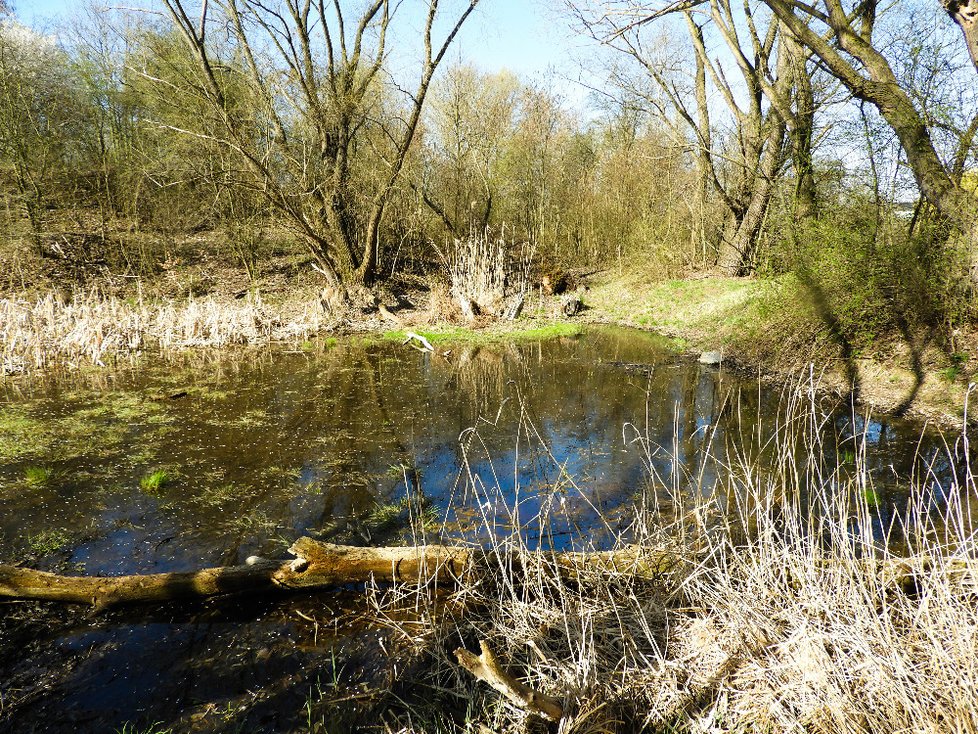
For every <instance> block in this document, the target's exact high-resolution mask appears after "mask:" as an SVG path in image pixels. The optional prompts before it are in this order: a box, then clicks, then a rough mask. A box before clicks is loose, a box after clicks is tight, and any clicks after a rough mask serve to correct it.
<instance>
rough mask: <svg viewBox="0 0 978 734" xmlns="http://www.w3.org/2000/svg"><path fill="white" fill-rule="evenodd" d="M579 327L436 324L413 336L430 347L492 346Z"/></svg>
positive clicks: (395, 337) (402, 335)
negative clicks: (453, 345) (485, 327)
mask: <svg viewBox="0 0 978 734" xmlns="http://www.w3.org/2000/svg"><path fill="white" fill-rule="evenodd" d="M582 331H583V327H582V326H581V325H580V324H577V323H571V322H566V321H556V322H550V323H547V322H543V323H537V322H529V323H527V322H519V321H517V322H510V323H504V322H500V323H498V324H496V325H494V326H493V327H491V328H488V329H469V328H465V327H460V326H449V325H436V326H432V327H428V328H426V329H415V330H414V333H415V334H419V335H421V336H423V337H424V338H425V339H427V340H428V341H429V342H431V343H432V344H473V345H479V344H494V343H498V342H514V341H515V342H520V341H525V342H530V341H542V340H545V339H555V338H558V337H574V336H579V335H580V334H581V333H582ZM382 336H383V338H384V339H385V340H387V341H404V340H405V339H406V338H407V331H406V330H396V331H385V332H384V333H383V335H382Z"/></svg>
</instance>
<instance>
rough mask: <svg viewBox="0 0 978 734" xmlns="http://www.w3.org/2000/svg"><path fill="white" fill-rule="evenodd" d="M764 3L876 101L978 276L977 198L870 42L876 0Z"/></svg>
mask: <svg viewBox="0 0 978 734" xmlns="http://www.w3.org/2000/svg"><path fill="white" fill-rule="evenodd" d="M764 2H765V4H766V5H768V7H770V8H771V10H772V11H773V12H774V13H775V14H776V15H777V16H778V18H779V19H780V20H781V21H782V22H783V23H784V24H785V25H786V26H787V27H788V28H789V29H791V31H792V33H794V34H795V35H796V36H797V37H798V39H799V40H800V41H801V42H802V43H804V44H805V46H806V47H808V48H809V49H811V51H812V52H814V53H815V55H816V56H817V57H818V59H819V60H820V61H821V63H822V64H824V65H825V67H826V68H827V69H828V70H829V71H830V72H831V73H832V74H833V75H834V76H835V77H837V78H838V79H839V80H840V81H841V82H842V83H843V84H844V85H845V86H846V88H847V89H848V90H849V92H850V93H851V94H852V95H853V96H854V97H855V98H856V99H858V100H861V101H864V102H868V103H869V104H872V105H874V106H875V107H876V108H877V109H878V110H879V112H880V114H881V115H882V116H883V118H884V119H885V120H886V121H887V123H888V124H889V125H890V127H892V128H893V130H894V132H895V133H896V135H897V137H898V138H899V140H900V144H901V147H902V148H903V151H904V153H905V154H906V156H907V160H908V162H909V164H910V167H911V169H912V170H913V173H914V178H915V179H916V183H917V186H918V188H919V189H920V192H921V194H922V195H923V196H924V198H926V199H927V201H929V202H930V203H931V204H932V205H933V206H934V207H935V208H936V209H937V211H938V212H939V213H940V214H941V215H942V216H944V217H946V218H947V219H948V220H949V221H950V222H951V223H953V224H954V225H956V226H957V228H958V229H959V230H960V231H961V232H962V234H963V235H964V237H965V240H966V242H967V244H968V246H969V248H970V259H971V277H972V278H973V279H974V280H976V281H978V199H976V198H975V197H974V196H973V195H972V194H971V192H969V191H968V190H966V189H965V188H964V187H963V186H962V184H961V182H960V180H958V181H955V178H954V176H952V171H951V170H950V168H949V166H948V165H946V164H945V163H944V162H943V161H942V160H941V158H940V156H939V155H938V153H937V150H936V149H935V146H934V143H933V140H932V138H931V130H930V128H929V126H928V124H927V121H926V119H925V118H924V117H923V115H922V114H921V112H920V111H919V110H918V109H917V108H916V107H915V105H914V103H913V100H912V99H911V97H910V96H909V94H908V93H907V91H906V90H905V89H904V88H903V87H902V86H901V85H900V83H899V81H898V79H897V77H896V75H895V74H894V72H893V69H892V67H891V66H890V63H889V62H888V61H887V59H886V57H884V56H883V54H882V53H880V51H879V50H878V49H877V48H875V47H874V46H873V31H874V28H875V25H876V11H877V2H875V0H870V1H868V2H865V1H864V2H858V3H853V6H852V7H850V8H849V9H846V8H845V7H843V4H842V2H841V0H824V2H823V3H821V4H820V5H821V8H822V9H820V8H819V7H817V6H815V5H808V4H804V3H796V2H793V1H792V0H764Z"/></svg>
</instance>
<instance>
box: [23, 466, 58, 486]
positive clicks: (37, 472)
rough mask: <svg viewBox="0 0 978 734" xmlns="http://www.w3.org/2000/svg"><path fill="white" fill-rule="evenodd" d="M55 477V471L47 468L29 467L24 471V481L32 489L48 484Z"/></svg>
mask: <svg viewBox="0 0 978 734" xmlns="http://www.w3.org/2000/svg"><path fill="white" fill-rule="evenodd" d="M53 476H54V469H51V468H50V467H46V466H29V467H27V468H26V469H24V481H26V482H27V484H28V486H31V487H39V486H41V485H42V484H47V483H48V482H49V481H50V480H51V477H53Z"/></svg>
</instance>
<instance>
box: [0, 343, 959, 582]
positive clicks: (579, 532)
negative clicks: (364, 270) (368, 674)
mask: <svg viewBox="0 0 978 734" xmlns="http://www.w3.org/2000/svg"><path fill="white" fill-rule="evenodd" d="M17 390H18V392H17V393H14V392H13V391H12V390H8V391H7V394H6V395H5V398H6V400H5V403H4V406H3V409H2V411H3V412H2V425H3V426H4V437H3V439H2V440H3V443H2V444H0V500H2V502H3V504H4V506H5V510H6V511H5V512H4V513H3V514H2V516H0V533H2V539H0V553H2V555H3V556H4V557H5V558H7V559H10V558H16V557H18V555H19V554H22V553H23V552H24V550H25V547H29V546H31V544H32V543H33V544H35V545H37V544H38V542H37V539H38V538H39V537H45V533H51V532H52V529H55V530H57V531H59V532H62V533H64V534H66V536H67V539H66V540H65V542H64V544H63V545H64V547H63V550H64V552H65V553H68V554H70V555H69V560H70V561H71V562H72V563H75V564H78V565H79V566H83V567H84V568H85V569H86V570H87V571H88V572H91V573H121V572H134V571H167V570H183V569H189V568H194V567H197V566H200V565H202V564H216V563H229V562H238V561H241V560H243V559H244V558H246V557H247V556H249V555H252V554H255V553H258V554H266V555H268V554H280V553H281V552H282V550H283V548H284V547H285V546H287V545H288V544H289V543H290V542H291V540H293V539H294V538H295V537H297V536H298V535H301V534H313V535H317V536H319V537H322V538H325V539H330V540H336V541H340V542H353V543H385V542H398V541H399V540H404V539H405V538H406V537H407V535H406V534H407V533H409V532H411V531H409V530H407V529H406V527H405V526H406V523H405V520H406V519H407V518H408V516H409V515H411V516H413V517H415V518H419V517H424V518H427V519H429V520H435V519H440V520H447V521H448V527H449V528H450V530H451V531H452V532H457V533H458V534H460V535H463V536H468V537H471V538H474V539H479V538H484V537H485V535H486V533H487V531H488V530H489V529H493V530H494V531H495V532H498V533H500V534H507V533H511V532H512V531H513V529H514V528H519V529H520V532H521V533H522V535H523V538H524V541H525V542H526V543H527V544H528V545H530V546H531V547H535V546H538V545H540V544H543V545H548V546H549V545H553V546H556V547H567V546H570V545H575V544H576V545H607V544H608V543H610V542H612V541H613V540H614V539H615V538H616V537H619V536H620V535H621V534H622V533H623V532H625V529H626V528H627V527H628V524H629V522H630V519H631V518H630V513H631V512H632V509H633V506H634V500H635V498H636V497H637V496H639V495H640V494H642V493H643V492H647V491H649V490H650V489H651V491H652V492H653V493H654V494H655V495H656V497H655V499H656V500H657V501H659V502H662V503H667V502H669V501H670V500H671V499H672V498H673V497H674V495H675V494H676V493H678V492H684V493H695V494H700V495H708V494H710V493H711V492H713V491H714V490H715V488H716V487H717V486H718V485H719V484H721V483H723V482H724V481H725V475H726V471H727V467H729V466H730V465H735V464H741V465H745V466H748V465H749V466H751V467H753V468H754V469H753V470H755V471H765V470H766V469H765V468H764V467H765V462H767V463H768V464H770V467H769V470H770V471H772V472H773V471H775V470H780V471H782V472H783V471H784V469H785V466H784V465H785V464H786V463H793V464H796V465H797V466H806V465H810V464H812V463H816V464H818V465H819V467H821V470H820V471H822V472H823V473H824V476H826V477H829V476H835V477H836V478H839V477H840V476H841V475H839V472H842V473H843V474H844V473H845V472H846V471H848V470H851V471H852V472H855V471H856V470H857V461H858V464H859V470H860V471H864V472H866V474H867V476H868V477H869V478H870V479H871V482H872V488H871V491H872V496H871V500H872V503H873V504H874V505H876V506H877V507H878V508H879V516H880V521H879V522H880V528H881V533H882V529H883V528H885V527H887V526H888V525H889V524H890V520H891V519H892V517H891V516H888V515H887V513H892V512H893V511H897V512H898V511H899V510H900V505H901V502H904V500H905V487H906V486H907V484H908V481H909V480H910V478H911V477H915V476H917V477H920V476H921V472H923V471H924V469H923V468H922V467H926V474H927V476H926V477H923V478H924V479H927V480H928V481H930V482H931V484H932V485H933V492H934V493H935V496H937V495H938V494H940V493H942V492H945V491H947V490H948V487H949V486H950V483H951V479H950V478H951V477H952V476H953V473H954V470H955V465H954V460H953V456H954V455H953V452H949V451H948V450H947V447H946V446H945V445H944V444H943V443H942V442H941V440H940V439H938V438H937V437H924V438H923V439H921V438H920V436H919V432H918V430H917V429H916V428H915V427H913V426H910V425H908V424H906V423H903V422H901V421H898V420H871V421H866V420H865V419H864V418H862V417H860V416H859V415H858V414H856V415H853V412H852V411H846V410H845V409H844V408H843V409H842V410H841V411H839V412H837V413H835V414H834V415H830V414H827V413H826V414H825V415H823V416H822V417H821V418H818V417H817V416H816V417H812V416H810V415H808V414H807V413H806V411H804V410H798V409H797V406H796V405H794V402H795V401H797V400H799V399H802V398H799V395H802V393H800V392H798V391H796V392H791V393H780V392H771V391H767V390H763V389H759V387H758V385H757V384H756V383H755V382H753V381H750V380H747V381H744V380H742V379H740V378H738V377H737V376H736V375H734V374H731V373H729V372H724V371H719V370H716V369H714V368H711V367H704V366H700V365H696V364H690V363H688V362H684V361H681V360H679V359H678V358H677V357H676V356H675V355H673V354H672V353H670V352H669V351H668V350H667V349H665V348H664V347H663V345H662V343H661V341H660V340H658V339H657V338H655V337H653V336H650V335H647V334H642V333H638V332H632V331H626V330H619V329H600V330H595V331H594V332H593V333H590V334H589V335H588V336H587V337H585V338H562V339H556V340H551V341H545V342H540V343H533V344H520V345H516V344H506V345H492V346H463V347H458V348H455V349H453V350H451V351H450V352H449V353H448V354H444V353H441V354H434V355H433V354H428V353H419V352H417V351H414V350H412V349H410V348H408V347H405V346H402V345H399V344H393V343H370V344H352V343H351V344H342V345H338V346H334V347H332V348H328V349H324V350H323V351H321V352H319V353H274V352H271V353H269V352H265V353H248V354H247V356H246V357H245V358H230V357H227V358H225V359H223V360H213V359H210V360H209V361H208V362H206V364H205V365H204V366H203V368H202V367H201V365H200V364H198V363H196V362H194V361H193V360H192V359H189V358H188V362H187V363H186V364H183V365H176V366H173V365H158V366H145V365H144V366H143V367H142V368H140V369H139V370H135V369H133V370H130V371H128V372H120V373H116V374H114V375H113V376H112V378H111V379H106V380H105V384H103V385H99V386H98V389H88V388H86V387H84V386H78V385H75V384H72V383H70V382H65V381H61V382H56V383H47V384H44V383H39V384H35V385H34V386H33V387H31V388H25V387H24V386H20V387H18V388H17ZM789 428H790V430H791V431H792V432H793V435H796V437H797V444H798V445H797V447H796V448H795V449H793V450H792V452H791V453H790V454H788V455H785V453H784V451H783V446H782V447H780V448H779V447H777V446H775V445H774V444H775V442H774V441H772V439H771V437H772V436H774V435H776V434H782V435H783V434H784V433H785V432H786V431H787V429H789ZM765 452H767V454H769V455H767V454H765ZM32 467H44V468H45V469H46V470H50V476H48V477H47V478H46V479H44V480H43V481H39V482H38V481H29V480H28V475H29V474H30V470H31V468H32ZM156 470H163V471H165V472H166V475H167V477H168V480H167V481H166V482H165V483H164V484H163V485H162V486H160V487H158V488H146V487H145V486H141V479H143V478H144V477H146V476H147V475H148V474H150V473H151V472H153V471H156ZM417 524H419V523H416V525H417ZM414 532H418V528H417V527H416V528H415V529H414ZM412 537H413V536H412Z"/></svg>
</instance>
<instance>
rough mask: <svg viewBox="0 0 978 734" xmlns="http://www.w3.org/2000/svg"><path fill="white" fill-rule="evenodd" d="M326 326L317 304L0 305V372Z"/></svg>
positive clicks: (256, 339) (292, 334)
mask: <svg viewBox="0 0 978 734" xmlns="http://www.w3.org/2000/svg"><path fill="white" fill-rule="evenodd" d="M327 326H329V321H328V316H327V314H325V313H324V312H323V309H322V307H321V305H320V304H319V301H318V299H315V298H310V299H309V300H308V301H296V302H292V303H286V304H281V305H278V306H274V307H273V306H270V305H268V304H266V303H265V302H264V301H262V299H261V298H260V297H258V296H256V295H253V296H249V297H248V298H247V299H244V300H241V301H238V300H235V301H223V300H218V299H213V298H205V299H189V300H187V301H185V302H177V301H163V302H161V303H153V304H150V303H145V302H142V301H139V302H136V303H134V304H133V303H128V302H124V301H120V300H117V299H114V298H110V299H103V298H99V297H97V296H95V295H76V296H75V297H74V298H72V299H71V300H69V301H65V300H62V299H60V298H57V297H55V296H53V295H48V296H46V297H44V298H41V299H39V300H37V301H35V302H33V303H31V302H27V301H24V300H17V299H0V374H15V373H22V372H30V371H33V370H37V369H44V368H49V367H57V366H66V367H74V366H79V365H83V364H95V365H105V364H106V363H107V362H109V361H111V360H115V359H118V358H124V357H128V356H131V355H134V354H138V353H139V352H142V351H145V350H149V349H162V350H172V349H182V348H186V347H199V346H207V347H222V346H228V345H233V344H248V345H253V344H267V343H269V342H273V341H296V340H304V339H307V338H309V337H310V336H312V335H314V334H316V333H318V332H320V331H321V330H323V329H324V328H326V327H327Z"/></svg>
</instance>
